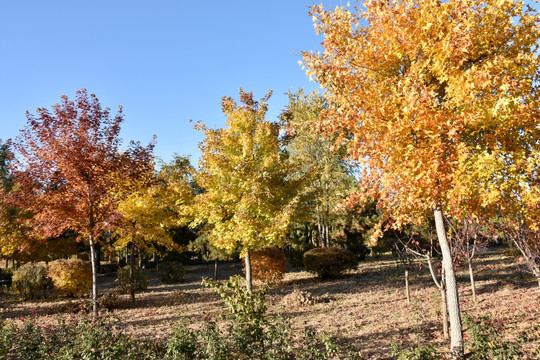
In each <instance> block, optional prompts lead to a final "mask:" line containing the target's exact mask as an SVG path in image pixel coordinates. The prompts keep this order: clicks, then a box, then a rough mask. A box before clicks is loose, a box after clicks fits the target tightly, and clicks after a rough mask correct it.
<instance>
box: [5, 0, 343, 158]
mask: <svg viewBox="0 0 540 360" xmlns="http://www.w3.org/2000/svg"><path fill="white" fill-rule="evenodd" d="M313 3H314V1H313V0H272V1H270V0H267V1H258V0H228V1H226V0H207V1H193V0H192V1H182V0H177V1H172V0H171V1H160V0H156V1H138V0H129V1H128V0H92V1H83V0H62V1H56V0H47V1H44V0H33V1H25V0H17V1H2V2H1V3H0V46H1V54H2V56H1V57H0V125H1V127H0V129H1V130H0V138H2V139H4V140H5V139H7V138H14V137H16V136H17V134H18V132H19V130H20V129H22V128H23V127H24V125H25V123H26V117H25V111H26V110H29V111H30V112H35V109H36V108H37V107H48V108H50V106H51V105H53V104H55V103H57V102H59V101H60V95H61V94H66V95H67V96H68V97H70V98H74V97H75V91H76V90H77V89H81V88H83V87H84V88H87V89H88V91H89V92H92V93H95V94H96V95H97V97H98V98H99V99H100V101H101V104H102V105H103V106H108V107H110V108H111V109H112V110H113V111H116V109H117V107H118V105H120V104H121V105H123V106H124V114H125V122H124V125H123V131H122V137H123V139H124V143H125V144H127V142H128V141H129V140H139V141H141V142H142V143H148V142H149V141H150V140H151V138H152V135H153V134H156V135H157V146H156V149H155V152H156V155H157V156H159V157H161V158H162V159H163V160H165V161H169V160H170V159H171V158H172V154H173V153H175V152H177V153H179V154H185V155H191V156H192V159H193V160H196V159H197V158H198V156H199V153H198V148H197V144H198V142H200V141H201V140H202V136H201V134H200V133H198V132H197V131H196V130H194V129H193V127H192V124H190V123H189V119H193V120H195V121H197V120H202V121H203V122H204V123H205V124H207V125H208V126H211V127H222V126H224V123H225V118H224V116H223V115H222V114H221V111H220V105H219V102H220V99H221V97H222V96H224V95H227V96H234V97H235V98H238V88H239V87H242V88H244V89H245V90H251V91H253V92H254V94H255V97H257V98H261V97H262V96H263V95H264V94H265V93H266V91H267V90H268V89H272V90H273V91H274V95H273V97H272V99H271V100H270V104H269V105H270V106H269V112H268V119H270V120H274V119H276V118H277V115H278V114H279V112H280V110H281V109H282V108H283V107H284V106H285V105H286V102H287V99H286V96H285V95H283V93H284V92H286V91H288V89H293V90H296V89H297V88H300V87H303V88H305V89H306V90H313V89H316V88H317V85H316V84H314V83H310V82H309V80H308V78H307V77H306V75H305V74H304V72H303V71H302V69H301V68H300V67H299V65H298V61H299V60H300V59H301V57H300V52H301V51H302V50H313V49H318V48H319V46H320V41H321V38H320V37H317V36H316V35H315V33H314V30H313V24H312V20H311V17H310V16H308V7H309V6H310V5H312V4H313ZM324 3H325V4H326V5H328V4H330V3H331V4H332V5H333V6H335V5H339V4H341V1H336V0H334V1H333V2H330V1H325V2H324ZM345 3H346V1H345Z"/></svg>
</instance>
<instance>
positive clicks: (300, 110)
mask: <svg viewBox="0 0 540 360" xmlns="http://www.w3.org/2000/svg"><path fill="white" fill-rule="evenodd" d="M288 96H289V104H288V105H287V107H286V109H285V110H284V111H283V112H282V113H281V116H280V118H281V122H282V125H283V127H284V129H285V136H284V139H283V140H284V144H285V148H286V150H287V151H288V152H289V154H290V155H289V156H290V161H291V162H292V163H293V164H294V168H295V169H296V171H295V174H294V176H295V177H297V178H304V179H305V180H306V182H307V183H306V184H305V190H304V198H305V201H303V204H304V206H302V209H303V210H304V214H303V217H307V218H308V219H309V220H311V221H312V222H313V223H315V224H316V225H317V230H318V231H317V232H318V235H319V242H320V245H321V246H323V247H327V246H330V234H331V231H332V227H334V226H333V225H335V224H334V223H335V221H336V218H337V217H338V216H339V215H338V214H337V213H338V209H337V207H338V205H339V204H340V202H341V201H342V200H343V199H344V198H346V197H347V196H348V195H349V194H350V193H351V192H353V191H354V189H355V187H354V184H355V179H354V177H353V176H352V175H351V174H350V173H349V167H350V166H349V164H347V163H346V162H345V161H344V159H343V157H344V155H345V154H344V150H345V149H344V148H343V147H338V148H336V149H334V146H333V145H334V144H333V141H332V139H331V138H330V137H328V136H325V135H323V134H320V133H318V132H316V131H313V129H314V127H317V126H318V123H319V118H320V116H321V112H322V111H323V110H324V109H326V108H327V107H328V105H327V103H326V101H325V100H324V97H323V96H322V95H320V94H318V93H316V92H312V93H310V94H305V93H304V91H303V90H299V91H298V92H296V93H293V92H289V94H288Z"/></svg>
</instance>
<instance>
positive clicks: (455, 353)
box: [434, 207, 464, 360]
mask: <svg viewBox="0 0 540 360" xmlns="http://www.w3.org/2000/svg"><path fill="white" fill-rule="evenodd" d="M434 215H435V228H436V230H437V238H438V239H439V245H440V246H441V253H442V256H443V270H444V274H445V281H446V295H447V303H448V314H449V318H450V355H451V356H452V358H453V359H460V360H461V359H463V356H464V349H463V325H462V323H461V310H460V307H459V294H458V288H457V282H456V273H455V272H454V265H453V263H452V252H451V250H450V244H449V243H448V239H447V238H446V231H445V228H444V219H443V214H442V211H441V209H440V207H437V208H436V209H435V210H434Z"/></svg>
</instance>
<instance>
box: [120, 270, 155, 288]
mask: <svg viewBox="0 0 540 360" xmlns="http://www.w3.org/2000/svg"><path fill="white" fill-rule="evenodd" d="M129 267H130V266H129V265H127V266H124V267H123V268H122V269H120V270H118V279H117V280H118V282H119V283H120V288H121V289H122V290H123V291H124V292H126V293H127V292H129V291H130V290H131V284H130V283H129ZM133 287H134V290H135V291H140V290H146V289H147V287H148V278H147V277H146V275H145V274H144V272H143V271H142V269H141V268H139V267H138V266H134V267H133Z"/></svg>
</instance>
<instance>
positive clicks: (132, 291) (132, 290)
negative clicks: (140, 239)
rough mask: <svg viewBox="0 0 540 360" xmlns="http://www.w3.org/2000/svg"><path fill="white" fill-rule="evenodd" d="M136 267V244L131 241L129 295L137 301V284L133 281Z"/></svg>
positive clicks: (133, 300)
mask: <svg viewBox="0 0 540 360" xmlns="http://www.w3.org/2000/svg"><path fill="white" fill-rule="evenodd" d="M134 267H135V245H133V243H131V254H130V258H129V295H130V297H131V302H132V303H134V302H135V284H134V283H133V281H134V279H133V273H134V269H133V268H134Z"/></svg>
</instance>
